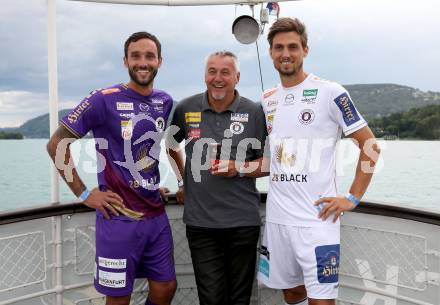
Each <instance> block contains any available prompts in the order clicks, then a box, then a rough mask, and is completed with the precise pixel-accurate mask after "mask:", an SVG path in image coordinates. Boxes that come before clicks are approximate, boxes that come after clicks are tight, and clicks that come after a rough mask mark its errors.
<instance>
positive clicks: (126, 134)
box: [121, 120, 133, 140]
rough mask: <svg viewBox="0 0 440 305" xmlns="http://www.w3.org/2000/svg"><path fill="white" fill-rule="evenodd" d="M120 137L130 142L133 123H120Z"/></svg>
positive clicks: (124, 121)
mask: <svg viewBox="0 0 440 305" xmlns="http://www.w3.org/2000/svg"><path fill="white" fill-rule="evenodd" d="M121 135H122V138H123V139H124V140H130V139H131V137H132V136H133V121H132V120H128V121H126V120H123V121H121Z"/></svg>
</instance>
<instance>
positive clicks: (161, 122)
mask: <svg viewBox="0 0 440 305" xmlns="http://www.w3.org/2000/svg"><path fill="white" fill-rule="evenodd" d="M156 129H157V131H159V132H162V131H164V130H165V120H164V118H163V117H161V116H160V117H158V118H157V119H156Z"/></svg>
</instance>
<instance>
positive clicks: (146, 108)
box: [139, 103, 150, 112]
mask: <svg viewBox="0 0 440 305" xmlns="http://www.w3.org/2000/svg"><path fill="white" fill-rule="evenodd" d="M139 110H140V111H142V112H148V111H150V106H148V105H147V104H145V103H140V104H139Z"/></svg>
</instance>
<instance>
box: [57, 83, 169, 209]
mask: <svg viewBox="0 0 440 305" xmlns="http://www.w3.org/2000/svg"><path fill="white" fill-rule="evenodd" d="M172 107H173V100H172V98H171V96H170V95H168V94H167V93H166V92H164V91H161V90H156V89H154V90H153V92H152V93H151V94H150V95H149V96H142V95H140V94H139V93H137V92H136V91H134V90H132V89H130V88H128V87H127V86H125V85H123V84H121V85H115V86H113V87H110V88H107V89H102V90H95V91H94V92H92V93H91V94H90V95H89V96H87V97H86V98H85V99H84V100H83V101H82V102H81V103H80V104H79V105H78V106H77V107H76V108H75V109H73V110H72V111H71V112H70V113H69V114H68V115H66V116H65V117H63V118H62V120H61V124H63V125H64V126H65V127H66V128H67V129H68V130H69V131H70V132H72V133H73V134H74V135H75V136H77V137H78V138H81V137H83V136H85V135H86V134H87V133H88V132H89V131H92V132H93V136H94V138H95V142H96V151H97V163H98V183H99V187H100V189H101V190H102V191H104V190H111V191H113V192H115V193H117V194H119V195H120V196H121V197H122V199H123V200H124V204H125V206H126V207H128V208H130V209H133V210H135V211H139V212H143V213H144V214H145V216H146V217H152V216H155V215H158V214H160V213H162V212H163V211H164V204H163V202H162V199H161V197H160V193H159V182H160V175H159V167H158V165H159V154H160V141H161V139H162V137H163V134H164V130H165V128H166V127H167V126H166V125H167V123H168V117H169V116H170V113H171V109H172Z"/></svg>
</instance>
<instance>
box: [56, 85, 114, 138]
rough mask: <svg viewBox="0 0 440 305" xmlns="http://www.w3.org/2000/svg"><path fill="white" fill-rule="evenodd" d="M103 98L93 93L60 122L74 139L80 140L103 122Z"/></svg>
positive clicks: (99, 93)
mask: <svg viewBox="0 0 440 305" xmlns="http://www.w3.org/2000/svg"><path fill="white" fill-rule="evenodd" d="M105 114H106V109H105V105H104V97H103V96H102V93H101V92H100V91H94V92H92V93H91V94H90V95H89V96H87V97H86V98H85V99H83V100H82V101H81V103H79V105H78V106H76V107H75V108H74V109H73V110H72V111H70V112H69V113H68V114H67V115H66V116H65V117H63V118H62V119H61V121H60V123H61V124H62V125H64V126H65V127H66V128H67V129H68V130H69V131H70V132H72V133H73V134H74V135H75V136H76V137H78V138H82V137H83V136H85V135H86V134H87V133H88V132H89V131H90V130H93V129H95V128H96V127H98V126H99V125H101V124H102V123H103V122H104V121H105Z"/></svg>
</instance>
